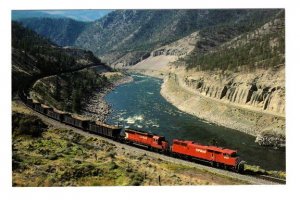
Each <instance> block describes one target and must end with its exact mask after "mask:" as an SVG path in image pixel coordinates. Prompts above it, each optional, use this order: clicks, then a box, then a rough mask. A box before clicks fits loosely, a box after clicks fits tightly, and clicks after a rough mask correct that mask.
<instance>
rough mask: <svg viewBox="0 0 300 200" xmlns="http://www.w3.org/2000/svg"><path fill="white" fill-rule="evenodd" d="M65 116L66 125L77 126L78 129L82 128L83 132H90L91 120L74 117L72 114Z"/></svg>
mask: <svg viewBox="0 0 300 200" xmlns="http://www.w3.org/2000/svg"><path fill="white" fill-rule="evenodd" d="M63 116H64V117H63V122H64V123H66V124H69V125H72V126H75V127H77V128H81V129H83V130H88V128H89V122H90V121H89V120H87V119H83V118H80V117H77V116H72V115H70V114H64V115H63Z"/></svg>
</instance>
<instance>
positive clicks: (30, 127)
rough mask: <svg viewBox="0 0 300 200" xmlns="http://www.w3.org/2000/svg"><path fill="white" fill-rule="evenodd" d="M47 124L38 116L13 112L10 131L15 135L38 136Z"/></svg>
mask: <svg viewBox="0 0 300 200" xmlns="http://www.w3.org/2000/svg"><path fill="white" fill-rule="evenodd" d="M45 128H47V125H46V124H44V123H43V122H42V120H40V119H39V118H37V117H35V116H31V115H25V114H20V113H13V116H12V131H13V134H17V135H21V134H24V135H30V136H32V137H40V136H41V134H42V132H43V131H44V129H45Z"/></svg>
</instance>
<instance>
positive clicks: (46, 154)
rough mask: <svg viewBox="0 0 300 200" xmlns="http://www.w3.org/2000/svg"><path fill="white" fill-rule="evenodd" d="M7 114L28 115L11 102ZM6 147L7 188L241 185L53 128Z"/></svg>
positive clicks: (15, 139) (17, 137)
mask: <svg viewBox="0 0 300 200" xmlns="http://www.w3.org/2000/svg"><path fill="white" fill-rule="evenodd" d="M12 110H13V111H14V112H22V113H24V112H25V113H27V114H28V111H26V110H27V109H26V108H25V107H23V106H22V105H20V104H18V103H15V102H14V103H13V108H12ZM12 144H13V160H14V162H15V163H18V164H17V165H14V169H13V173H12V181H13V186H104V185H111V186H114V185H117V186H120V185H159V184H161V185H211V184H213V185H224V184H225V185H228V184H245V183H243V182H239V181H236V180H234V179H230V178H226V177H223V176H217V175H215V174H211V173H209V172H207V171H202V170H200V169H196V168H193V167H189V166H184V165H179V164H174V163H170V162H166V161H164V160H161V159H159V158H153V157H150V156H147V155H145V154H142V153H139V152H138V151H133V150H130V149H124V148H121V147H119V146H116V145H114V144H111V143H109V142H106V141H104V140H101V139H99V138H98V137H93V136H83V135H80V134H78V133H75V132H73V131H70V130H63V129H55V128H54V127H50V128H49V129H47V130H45V131H44V133H43V134H42V136H41V137H39V138H32V137H30V136H25V135H13V140H12ZM158 177H160V183H159V178H158Z"/></svg>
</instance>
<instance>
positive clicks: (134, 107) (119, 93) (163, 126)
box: [105, 74, 286, 171]
mask: <svg viewBox="0 0 300 200" xmlns="http://www.w3.org/2000/svg"><path fill="white" fill-rule="evenodd" d="M132 77H133V82H130V83H126V84H123V85H120V86H118V87H117V88H115V89H114V90H113V91H111V92H110V93H108V94H107V95H106V96H105V100H106V101H107V102H108V103H109V104H110V105H111V107H112V112H111V113H110V115H109V116H108V118H107V122H108V123H110V124H120V125H124V126H125V127H130V128H134V129H140V130H144V131H147V132H151V133H156V134H158V135H164V136H165V137H166V139H167V140H168V141H169V142H170V143H171V141H172V140H173V139H175V138H178V139H184V140H193V141H196V142H199V143H201V144H211V142H212V141H214V142H217V144H218V146H222V147H226V148H230V149H236V150H238V154H239V155H240V156H241V158H242V159H243V160H245V161H247V163H248V164H252V165H259V166H261V167H262V168H264V169H268V170H283V171H285V168H286V165H285V163H286V162H285V150H283V149H280V150H278V149H277V150H276V149H272V148H267V147H262V146H259V145H258V144H256V143H255V142H254V141H255V137H253V136H250V135H248V134H245V133H242V132H240V131H236V130H233V129H229V128H225V127H222V126H218V125H215V124H212V123H209V122H206V121H203V120H200V119H198V118H197V117H194V116H192V115H190V114H187V113H184V112H182V111H180V110H179V109H177V108H176V107H175V106H173V105H172V104H170V103H169V102H167V101H166V100H165V99H164V98H163V97H162V96H161V95H160V86H161V84H162V80H160V79H157V78H153V77H148V76H143V75H138V74H132Z"/></svg>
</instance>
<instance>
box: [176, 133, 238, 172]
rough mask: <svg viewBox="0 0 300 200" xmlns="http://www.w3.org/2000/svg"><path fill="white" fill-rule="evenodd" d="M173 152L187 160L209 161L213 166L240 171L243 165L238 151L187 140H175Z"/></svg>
mask: <svg viewBox="0 0 300 200" xmlns="http://www.w3.org/2000/svg"><path fill="white" fill-rule="evenodd" d="M171 152H172V153H173V154H174V155H177V156H180V157H186V158H192V159H193V158H194V159H200V160H204V161H209V162H210V163H211V164H212V165H217V166H219V165H221V166H223V167H225V168H226V167H228V168H234V169H237V170H238V169H239V167H240V166H239V165H240V164H241V162H240V160H239V157H238V155H237V151H236V150H231V149H224V148H220V147H216V146H206V145H201V144H198V143H195V142H193V141H186V140H178V139H175V140H173V145H172V147H171Z"/></svg>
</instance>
